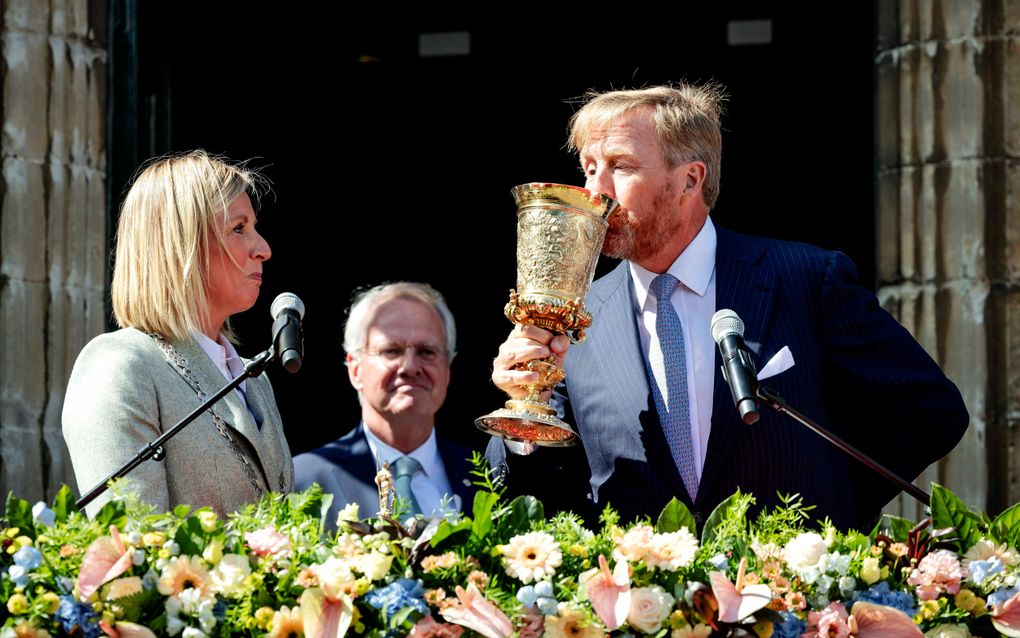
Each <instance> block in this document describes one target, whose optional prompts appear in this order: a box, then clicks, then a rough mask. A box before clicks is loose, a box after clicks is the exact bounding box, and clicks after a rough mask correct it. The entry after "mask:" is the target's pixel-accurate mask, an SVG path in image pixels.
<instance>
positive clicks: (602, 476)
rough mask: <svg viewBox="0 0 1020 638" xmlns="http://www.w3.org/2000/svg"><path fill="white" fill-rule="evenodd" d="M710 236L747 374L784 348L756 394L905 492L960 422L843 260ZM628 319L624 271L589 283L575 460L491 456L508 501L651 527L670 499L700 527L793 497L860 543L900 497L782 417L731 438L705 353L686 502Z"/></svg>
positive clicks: (909, 340)
mask: <svg viewBox="0 0 1020 638" xmlns="http://www.w3.org/2000/svg"><path fill="white" fill-rule="evenodd" d="M717 230H718V246H717V250H716V307H717V308H730V309H732V310H734V311H735V312H736V313H737V314H738V315H739V316H740V317H741V319H743V320H744V322H745V324H746V329H745V333H744V341H745V343H746V344H747V346H748V348H749V349H750V350H751V351H752V352H753V354H754V355H755V358H756V364H757V366H758V367H759V368H760V367H761V366H762V365H764V363H765V362H767V361H768V360H769V359H770V358H771V357H772V355H774V354H775V353H776V352H777V351H778V350H780V349H781V348H782V347H783V346H790V349H791V350H792V352H793V355H794V358H795V359H796V362H797V363H796V365H795V366H794V367H793V368H791V369H790V370H787V371H786V372H784V373H782V374H780V375H778V376H776V377H773V378H771V379H769V380H768V381H767V382H766V385H768V386H769V387H770V388H773V389H774V390H776V391H778V393H779V394H780V395H781V396H783V397H784V398H785V399H786V400H787V402H788V403H789V404H790V405H791V406H793V407H795V408H796V409H798V410H799V411H800V412H802V413H804V414H806V415H807V416H808V417H810V418H812V419H814V420H815V421H816V422H818V423H820V424H821V425H823V426H825V427H828V428H829V429H831V430H832V431H833V432H834V433H836V434H837V435H838V436H840V437H841V438H843V439H844V440H846V441H848V442H850V443H853V444H855V445H857V446H858V447H860V448H862V449H863V450H864V451H865V452H866V453H867V454H869V455H870V456H872V458H875V459H876V460H878V461H879V462H881V463H883V464H885V465H886V466H887V467H889V468H890V469H892V470H893V471H895V472H896V473H898V474H899V475H901V476H903V477H905V478H906V479H907V480H912V479H914V478H915V477H916V476H917V475H919V474H920V473H921V471H923V470H924V468H926V467H927V466H928V465H929V464H930V463H932V462H934V461H936V460H938V459H940V458H941V457H943V456H944V455H945V454H947V453H948V452H949V451H950V450H951V449H952V448H953V446H955V445H956V443H957V442H958V441H959V440H960V438H961V437H962V436H963V433H964V431H965V430H966V428H967V424H968V422H969V417H968V415H967V410H966V408H965V406H964V404H963V400H962V398H961V396H960V393H959V391H958V390H957V388H956V386H955V385H953V383H952V382H950V381H949V380H948V379H947V378H946V377H945V375H944V374H943V373H942V371H941V370H940V369H939V367H938V365H937V364H936V363H935V362H934V361H933V360H932V359H931V357H929V356H928V354H927V353H925V351H924V350H923V349H922V348H921V346H920V345H919V344H918V343H917V342H916V341H915V340H914V339H913V337H911V336H910V334H909V333H908V332H907V331H906V330H905V329H904V328H903V327H902V326H901V325H900V324H899V323H897V322H896V320H895V319H894V318H893V317H892V316H891V315H889V314H888V313H887V312H885V311H884V310H882V309H881V308H880V307H879V305H878V301H877V299H876V298H875V296H874V295H873V294H872V293H871V292H869V291H868V290H866V289H865V288H863V287H861V286H860V285H859V284H858V282H857V275H856V270H855V268H854V266H853V264H852V263H851V261H850V260H849V259H848V258H847V257H846V256H845V255H843V254H842V253H838V252H829V251H825V250H822V249H819V248H816V247H813V246H808V245H805V244H797V243H791V242H784V241H779V240H772V239H764V238H757V237H750V236H747V235H740V234H737V233H733V232H730V231H727V230H725V229H722V228H718V227H717ZM634 304H635V302H634V293H633V290H632V283H631V278H630V275H629V271H628V267H627V264H626V263H622V264H620V266H619V267H618V268H616V269H615V270H614V271H612V272H611V273H610V274H608V275H606V276H605V277H603V278H601V279H599V280H598V281H596V282H595V283H594V284H593V285H592V288H591V292H590V293H589V295H588V298H587V300H586V305H587V308H588V310H589V311H590V312H591V313H592V315H593V316H594V323H593V325H592V327H591V329H590V330H589V331H588V339H587V341H586V342H585V343H584V344H582V345H579V346H574V347H572V348H571V349H570V352H569V353H568V356H567V359H566V372H567V380H566V386H565V387H564V386H562V385H561V386H560V388H558V389H557V392H556V393H555V396H554V403H555V404H556V405H557V406H558V408H560V410H561V413H562V414H561V416H562V417H563V418H565V419H566V420H567V422H568V423H571V424H572V425H574V426H575V427H576V428H577V430H578V433H579V434H580V437H581V441H582V442H583V448H582V447H581V446H576V447H574V448H567V449H563V448H543V449H540V450H538V451H537V452H536V453H534V454H532V455H530V456H526V457H517V456H513V455H511V454H507V453H505V451H504V447H503V445H502V444H501V443H500V442H499V441H498V440H496V439H494V440H493V441H492V442H491V443H490V445H489V450H488V456H489V460H490V463H492V464H493V465H494V466H495V467H498V468H500V469H501V470H502V472H503V473H504V474H505V480H506V482H507V485H508V487H509V489H510V491H511V492H512V493H532V494H534V495H535V496H537V497H539V499H541V500H542V501H543V502H545V504H546V509H547V511H554V510H559V509H569V510H573V511H575V512H577V513H579V514H581V515H583V516H585V518H587V519H589V520H593V519H594V518H595V517H596V516H597V513H598V512H599V511H601V509H602V507H604V506H605V504H606V503H610V504H612V505H613V506H614V507H615V508H616V509H617V510H618V511H619V512H620V513H621V515H622V516H623V520H625V521H626V520H630V519H633V518H634V517H637V516H643V515H648V516H651V517H653V518H654V517H655V516H657V515H658V513H659V511H660V510H661V509H662V507H663V506H664V505H665V504H666V502H668V501H669V499H670V498H671V497H673V496H676V497H677V498H678V499H680V500H682V501H684V502H685V503H686V504H687V505H688V506H689V507H691V509H692V511H694V512H695V518H696V519H698V520H699V522H700V520H702V519H704V518H705V517H707V516H708V514H710V513H711V511H712V509H713V508H714V507H715V506H716V505H717V504H718V503H719V502H720V501H722V500H723V499H725V498H726V497H728V496H729V495H731V494H732V493H733V492H734V491H735V490H736V489H737V488H739V489H740V490H742V491H744V492H750V493H753V494H754V495H755V497H756V499H757V507H759V508H760V507H762V506H770V507H771V506H775V505H777V504H778V503H779V498H778V494H779V493H782V494H794V493H797V494H800V495H801V496H802V497H803V498H804V500H805V502H806V503H808V504H811V505H815V506H816V510H815V511H814V515H815V517H816V518H819V519H820V518H821V517H824V516H828V517H830V518H831V519H832V520H833V522H834V523H836V524H837V525H838V526H840V527H844V528H845V527H856V528H859V529H860V528H865V527H868V526H869V525H871V523H872V522H873V521H874V520H875V519H876V518H877V516H878V514H879V510H880V508H881V507H882V506H883V505H884V504H886V503H887V502H888V501H889V500H890V499H891V498H892V497H893V496H895V494H896V493H898V491H899V490H898V489H897V488H896V487H894V486H892V485H890V484H888V483H886V482H885V481H884V479H881V478H880V477H877V476H874V475H872V473H871V472H870V471H869V470H868V469H867V468H866V467H864V466H863V465H861V464H860V463H858V462H857V461H855V460H853V459H851V458H850V457H848V456H846V455H845V454H844V453H843V452H842V451H841V450H839V449H837V448H836V447H834V446H833V445H832V444H830V443H829V442H827V441H825V440H823V439H822V438H821V437H819V436H818V435H816V434H814V433H813V432H811V431H809V430H808V429H807V428H805V427H804V426H802V425H800V424H798V423H796V422H794V421H793V420H792V419H791V418H790V417H789V416H786V415H781V414H778V413H775V412H773V411H772V410H770V409H769V408H767V407H765V406H762V411H761V419H760V420H759V421H758V423H756V424H755V425H753V426H746V425H744V424H743V423H742V422H741V421H740V419H739V415H738V413H737V411H736V409H735V408H734V406H733V399H732V397H731V395H730V393H729V388H728V386H727V385H726V382H725V381H724V380H723V377H722V373H721V372H720V370H719V367H720V365H721V363H722V362H721V358H720V356H719V354H718V352H717V353H716V374H715V387H714V401H713V410H712V431H711V435H710V437H709V441H708V453H707V457H706V459H705V466H704V470H703V473H702V478H701V482H700V484H699V487H698V495H697V499H696V500H695V502H694V503H691V502H690V498H689V497H688V496H687V493H686V490H685V489H684V486H683V482H682V480H681V479H680V476H679V473H678V472H677V470H676V467H675V465H674V463H673V459H672V457H671V456H670V453H669V450H668V449H667V447H666V440H665V437H664V435H663V433H662V428H661V426H660V424H659V420H658V415H657V413H656V410H655V404H654V401H653V399H652V396H651V392H650V389H649V383H648V377H647V372H646V366H645V362H644V355H643V353H642V349H641V345H640V339H639V336H638V332H637V324H636V315H635V310H634ZM704 329H705V330H708V329H709V326H707V325H706V326H704Z"/></svg>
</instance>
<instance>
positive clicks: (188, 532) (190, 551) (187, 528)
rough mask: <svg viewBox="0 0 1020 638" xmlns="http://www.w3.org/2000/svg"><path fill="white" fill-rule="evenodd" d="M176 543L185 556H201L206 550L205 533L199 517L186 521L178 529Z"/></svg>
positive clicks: (192, 517)
mask: <svg viewBox="0 0 1020 638" xmlns="http://www.w3.org/2000/svg"><path fill="white" fill-rule="evenodd" d="M174 542H176V543H177V544H178V545H179V546H180V548H181V555H183V556H201V555H202V550H203V549H205V532H203V531H202V523H201V521H199V520H198V517H197V516H191V517H189V518H188V519H186V520H185V521H184V522H183V523H181V526H180V527H178V528H177V532H176V533H175V534H174Z"/></svg>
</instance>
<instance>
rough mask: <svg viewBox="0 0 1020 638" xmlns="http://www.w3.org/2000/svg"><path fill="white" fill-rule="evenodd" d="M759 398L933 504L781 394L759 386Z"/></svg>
mask: <svg viewBox="0 0 1020 638" xmlns="http://www.w3.org/2000/svg"><path fill="white" fill-rule="evenodd" d="M758 398H760V399H761V400H762V401H764V402H765V403H766V404H767V405H768V406H769V407H770V408H772V409H773V410H775V411H776V412H785V413H786V414H788V415H790V416H791V417H792V418H793V419H794V420H796V421H798V422H800V423H801V424H802V425H804V426H805V427H807V428H808V429H809V430H811V431H812V432H814V433H815V434H817V435H818V436H820V437H822V438H823V439H825V440H826V441H828V442H829V443H832V444H833V445H835V446H836V447H838V448H839V449H841V450H843V451H844V452H846V453H847V454H849V455H850V456H852V457H853V458H855V459H857V460H858V461H860V462H861V463H863V464H864V465H866V466H867V467H868V469H870V470H871V471H873V472H875V473H876V474H878V475H880V476H882V478H884V479H886V480H887V481H889V482H890V483H893V484H894V485H896V486H897V487H899V488H900V489H901V490H903V491H904V492H906V493H907V494H910V495H911V496H913V497H914V498H915V499H917V500H918V501H919V502H920V503H921V504H922V505H924V506H926V507H927V506H928V505H929V504H930V503H931V496H929V495H928V493H927V492H925V491H924V490H922V489H921V488H919V487H917V486H916V485H914V484H913V483H910V482H909V481H906V480H904V479H903V478H902V477H901V476H899V475H898V474H896V473H895V472H893V471H892V470H890V469H888V468H887V467H885V466H884V465H882V464H881V463H879V462H878V461H876V460H874V459H873V458H871V457H869V456H868V455H867V454H864V453H863V452H861V451H860V450H858V449H857V448H855V447H854V446H853V445H850V444H849V443H847V442H846V441H844V440H843V439H841V438H839V437H838V436H836V435H835V434H833V433H832V432H829V431H828V430H826V429H825V428H823V427H822V426H820V425H818V424H817V423H815V422H814V421H812V420H811V419H809V418H808V417H806V416H804V415H803V414H801V413H800V412H798V411H797V410H795V409H794V408H792V407H790V406H789V405H788V404H787V403H786V401H784V400H783V397H781V396H779V394H777V393H776V392H775V391H774V390H770V389H769V388H766V387H765V386H763V385H761V384H759V385H758Z"/></svg>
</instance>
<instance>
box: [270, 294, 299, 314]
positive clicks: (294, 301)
mask: <svg viewBox="0 0 1020 638" xmlns="http://www.w3.org/2000/svg"><path fill="white" fill-rule="evenodd" d="M288 309H289V310H293V311H295V312H297V313H298V317H300V318H302V319H304V318H305V304H304V303H303V302H302V301H301V299H300V298H299V297H298V296H297V295H295V294H294V293H292V292H281V293H280V294H279V295H277V296H276V299H273V305H271V306H270V307H269V315H270V316H271V317H272V318H273V319H276V318H277V317H279V316H280V313H281V312H283V311H284V310H288Z"/></svg>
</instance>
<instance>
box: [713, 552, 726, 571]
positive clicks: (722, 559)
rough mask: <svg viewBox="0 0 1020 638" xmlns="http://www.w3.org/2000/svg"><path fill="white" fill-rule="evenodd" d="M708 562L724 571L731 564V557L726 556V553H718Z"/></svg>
mask: <svg viewBox="0 0 1020 638" xmlns="http://www.w3.org/2000/svg"><path fill="white" fill-rule="evenodd" d="M708 564H709V565H711V566H712V567H715V568H716V569H717V570H719V571H721V572H724V571H726V570H727V569H728V568H729V566H730V559H729V558H727V557H726V554H716V555H715V556H713V557H712V558H709V559H708Z"/></svg>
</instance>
